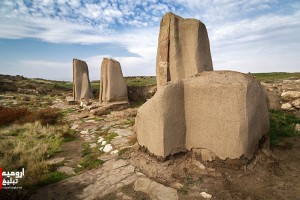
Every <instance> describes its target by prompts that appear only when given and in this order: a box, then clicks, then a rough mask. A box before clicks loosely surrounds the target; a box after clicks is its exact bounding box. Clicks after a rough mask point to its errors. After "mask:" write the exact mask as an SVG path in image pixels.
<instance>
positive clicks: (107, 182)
mask: <svg viewBox="0 0 300 200" xmlns="http://www.w3.org/2000/svg"><path fill="white" fill-rule="evenodd" d="M299 81H300V80H299V79H297V80H283V81H278V82H272V83H263V84H262V85H263V86H264V88H265V90H266V92H267V93H268V96H269V102H270V105H271V107H272V108H277V109H285V110H287V109H286V106H283V105H284V104H286V103H289V104H290V105H291V106H288V107H289V109H288V110H289V111H290V112H294V113H295V114H296V115H298V116H299V107H298V104H297V100H298V101H299V99H300V96H297V95H298V92H300V82H299ZM151 90H155V89H153V88H151ZM288 91H292V93H291V92H290V93H288V95H286V94H285V92H288ZM143 92H145V91H143ZM146 93H147V92H146ZM152 93H153V92H152ZM65 96H66V95H64V96H53V97H51V96H45V97H43V98H41V97H39V98H37V97H36V96H35V95H32V94H31V95H29V94H19V95H18V96H17V97H16V95H15V93H2V94H1V95H0V103H1V105H5V106H14V105H15V106H18V105H20V104H22V105H30V104H33V105H36V104H38V105H37V106H42V105H51V106H52V107H57V108H60V109H62V111H63V113H64V120H65V121H66V122H67V123H68V124H69V125H70V127H71V129H72V130H74V131H75V132H76V138H75V140H73V141H70V142H66V143H64V144H63V146H62V149H63V151H62V152H60V153H58V154H57V155H55V156H54V157H52V158H51V159H48V160H47V162H48V163H49V164H56V165H57V164H58V166H59V167H58V168H57V170H58V171H59V172H62V173H66V174H67V175H68V176H69V178H67V179H65V180H63V181H60V182H57V183H54V184H50V185H47V186H44V187H42V188H40V189H38V190H36V192H35V193H34V194H32V195H30V199H126V200H127V199H128V200H130V199H206V198H207V199H226V200H227V199H247V200H251V199H253V200H254V199H300V177H299V174H300V167H299V166H300V165H299V164H300V163H299V162H300V137H293V138H285V139H284V142H285V143H287V144H289V145H287V146H284V147H276V146H274V147H272V148H271V149H269V150H259V152H258V154H257V156H256V157H255V158H253V159H252V160H250V161H248V160H244V159H241V160H226V161H221V160H218V159H217V160H215V161H210V160H211V158H210V156H209V155H208V157H206V158H203V157H202V156H200V155H199V152H197V151H193V152H187V153H181V154H178V155H176V156H172V157H169V158H168V159H166V160H164V161H161V160H157V158H155V157H153V156H151V155H149V154H148V153H147V152H146V151H145V150H143V149H141V148H139V146H138V144H137V142H136V137H135V133H134V118H135V115H136V112H137V108H127V109H124V110H121V111H112V112H107V113H104V115H102V116H94V115H93V113H92V112H90V110H91V109H93V108H95V107H97V103H96V102H95V103H93V104H92V105H90V106H86V107H80V106H79V105H69V104H68V102H67V101H66V99H65ZM33 102H35V103H33ZM50 102H51V103H50ZM299 117H300V116H299ZM85 150H88V151H89V152H92V154H93V156H96V157H95V160H99V161H101V163H102V164H101V165H100V166H99V165H98V166H97V167H95V168H93V169H91V170H87V169H86V168H85V166H82V165H83V164H82V159H83V158H82V153H83V152H84V151H85Z"/></svg>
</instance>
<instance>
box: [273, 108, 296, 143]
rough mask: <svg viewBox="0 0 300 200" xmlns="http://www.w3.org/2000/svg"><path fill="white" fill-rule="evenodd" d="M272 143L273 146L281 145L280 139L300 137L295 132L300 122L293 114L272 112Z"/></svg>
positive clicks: (278, 111)
mask: <svg viewBox="0 0 300 200" xmlns="http://www.w3.org/2000/svg"><path fill="white" fill-rule="evenodd" d="M269 114H270V142H271V145H280V138H282V137H292V136H298V135H300V132H298V131H296V130H295V126H296V124H297V123H300V120H299V119H298V118H297V117H295V116H294V115H293V114H290V113H286V112H283V111H280V110H270V112H269Z"/></svg>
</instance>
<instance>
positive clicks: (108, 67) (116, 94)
mask: <svg viewBox="0 0 300 200" xmlns="http://www.w3.org/2000/svg"><path fill="white" fill-rule="evenodd" d="M99 100H100V103H102V102H113V101H127V102H128V94H127V86H126V82H125V79H124V77H123V73H122V69H121V65H120V63H119V62H118V61H116V60H113V59H111V58H104V59H103V61H102V64H101V79H100V95H99Z"/></svg>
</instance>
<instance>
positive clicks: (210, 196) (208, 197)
mask: <svg viewBox="0 0 300 200" xmlns="http://www.w3.org/2000/svg"><path fill="white" fill-rule="evenodd" d="M200 194H201V196H202V197H203V198H205V199H210V198H212V195H211V194H208V193H206V192H201V193H200Z"/></svg>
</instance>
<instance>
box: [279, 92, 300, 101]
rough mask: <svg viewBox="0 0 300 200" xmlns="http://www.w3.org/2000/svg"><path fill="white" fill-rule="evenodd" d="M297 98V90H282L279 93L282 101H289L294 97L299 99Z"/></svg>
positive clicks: (298, 96)
mask: <svg viewBox="0 0 300 200" xmlns="http://www.w3.org/2000/svg"><path fill="white" fill-rule="evenodd" d="M299 98H300V92H299V91H287V92H283V93H282V94H281V99H282V100H283V101H291V100H295V99H299Z"/></svg>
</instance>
